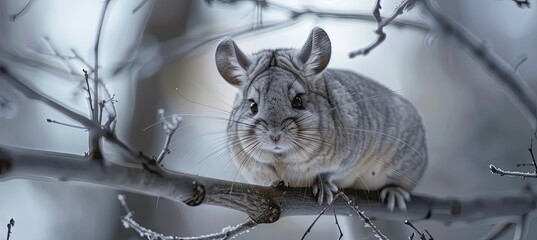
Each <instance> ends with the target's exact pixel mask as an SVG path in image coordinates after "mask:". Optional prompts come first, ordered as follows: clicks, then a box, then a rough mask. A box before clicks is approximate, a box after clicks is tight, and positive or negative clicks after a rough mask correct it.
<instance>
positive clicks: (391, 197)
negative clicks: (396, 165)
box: [380, 187, 410, 212]
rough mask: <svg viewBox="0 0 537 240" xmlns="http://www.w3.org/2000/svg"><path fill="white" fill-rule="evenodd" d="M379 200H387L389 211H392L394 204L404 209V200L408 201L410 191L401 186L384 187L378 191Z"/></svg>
mask: <svg viewBox="0 0 537 240" xmlns="http://www.w3.org/2000/svg"><path fill="white" fill-rule="evenodd" d="M380 200H381V201H382V202H385V201H386V202H387V206H388V210H390V212H393V210H395V207H396V206H397V208H399V209H400V210H401V211H406V210H407V206H406V202H407V201H410V193H409V192H408V191H407V190H405V189H404V188H401V187H386V188H383V189H382V190H381V191H380Z"/></svg>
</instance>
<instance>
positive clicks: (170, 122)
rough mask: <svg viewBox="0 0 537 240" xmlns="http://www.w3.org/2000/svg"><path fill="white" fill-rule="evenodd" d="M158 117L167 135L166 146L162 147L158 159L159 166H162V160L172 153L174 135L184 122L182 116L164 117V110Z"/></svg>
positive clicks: (160, 110)
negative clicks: (171, 143)
mask: <svg viewBox="0 0 537 240" xmlns="http://www.w3.org/2000/svg"><path fill="white" fill-rule="evenodd" d="M158 115H159V118H160V123H161V124H162V128H163V129H164V132H165V133H166V140H165V141H164V146H162V150H161V151H160V154H159V155H158V157H157V158H156V160H155V161H156V162H157V164H162V160H163V159H164V157H165V156H166V155H167V154H169V153H170V148H169V146H170V142H171V139H172V137H173V134H174V133H175V131H176V130H177V128H179V125H180V124H181V122H182V121H183V119H182V118H181V116H179V115H177V114H173V115H170V116H168V117H165V116H164V109H162V108H161V109H159V110H158Z"/></svg>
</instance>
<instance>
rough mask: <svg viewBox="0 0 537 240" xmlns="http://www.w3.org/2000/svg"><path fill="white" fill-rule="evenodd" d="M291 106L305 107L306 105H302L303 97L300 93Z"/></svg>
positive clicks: (295, 107)
mask: <svg viewBox="0 0 537 240" xmlns="http://www.w3.org/2000/svg"><path fill="white" fill-rule="evenodd" d="M291 106H292V107H293V108H294V109H304V105H302V98H301V97H300V95H297V96H296V97H295V98H293V101H291Z"/></svg>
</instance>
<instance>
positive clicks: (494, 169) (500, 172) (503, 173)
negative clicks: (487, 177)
mask: <svg viewBox="0 0 537 240" xmlns="http://www.w3.org/2000/svg"><path fill="white" fill-rule="evenodd" d="M528 151H529V152H530V156H531V160H532V164H531V165H532V166H533V168H534V169H535V171H534V172H519V171H508V170H503V169H501V168H499V167H496V166H494V165H493V164H490V165H489V169H490V172H492V173H494V174H498V175H500V176H508V177H522V178H537V162H536V161H535V156H534V155H533V139H531V140H530V147H529V148H528ZM527 165H529V164H524V163H519V164H517V165H516V166H527Z"/></svg>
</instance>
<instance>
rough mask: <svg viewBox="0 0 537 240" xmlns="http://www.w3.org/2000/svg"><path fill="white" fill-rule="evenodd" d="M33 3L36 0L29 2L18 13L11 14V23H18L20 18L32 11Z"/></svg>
mask: <svg viewBox="0 0 537 240" xmlns="http://www.w3.org/2000/svg"><path fill="white" fill-rule="evenodd" d="M33 2H34V0H29V1H28V3H26V5H24V7H23V8H22V9H21V10H20V11H19V12H18V13H14V14H10V15H9V21H12V22H15V21H17V19H19V17H21V16H22V15H24V14H25V13H26V12H27V11H28V9H30V6H31V5H32V3H33Z"/></svg>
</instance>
